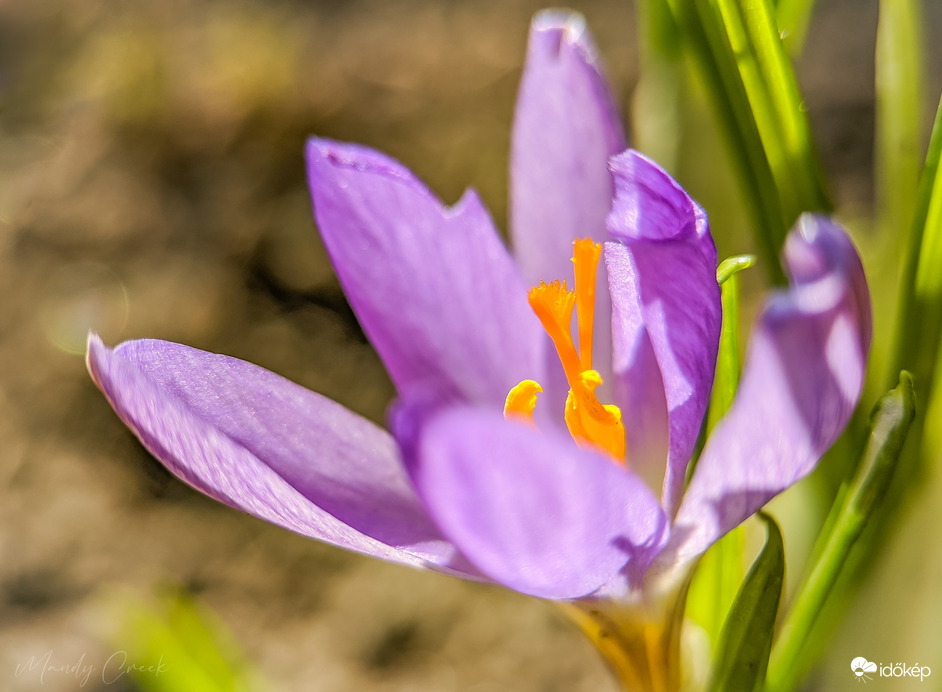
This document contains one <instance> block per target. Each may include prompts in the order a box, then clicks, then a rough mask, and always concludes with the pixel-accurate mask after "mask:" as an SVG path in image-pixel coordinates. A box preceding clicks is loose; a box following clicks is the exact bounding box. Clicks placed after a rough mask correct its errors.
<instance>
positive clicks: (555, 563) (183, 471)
mask: <svg viewBox="0 0 942 692" xmlns="http://www.w3.org/2000/svg"><path fill="white" fill-rule="evenodd" d="M618 122H619V121H618V117H617V114H616V112H615V109H614V107H613V105H612V99H611V97H610V95H609V92H608V90H607V87H606V85H605V82H604V80H603V79H602V77H601V75H600V72H599V70H598V67H597V64H596V58H595V53H594V49H593V48H592V45H591V43H590V39H589V37H588V36H587V34H586V33H585V30H584V28H583V27H582V26H581V24H579V23H578V21H577V20H576V19H575V18H574V17H573V16H571V15H566V14H561V13H543V14H540V15H538V17H537V18H536V20H535V21H534V24H533V27H532V32H531V36H530V44H529V51H528V55H527V63H526V67H525V71H524V75H523V82H522V84H521V88H520V95H519V101H518V105H517V111H516V118H515V123H514V130H513V150H512V156H511V166H512V169H511V181H512V187H511V197H512V199H511V202H512V209H511V230H512V235H513V240H514V245H515V247H516V252H517V256H516V258H514V257H512V256H511V254H510V253H509V252H508V250H507V249H506V247H505V246H504V244H503V243H502V242H501V239H500V236H499V234H498V232H497V230H496V229H495V227H494V224H493V223H492V221H491V219H490V217H489V215H488V213H487V211H486V210H485V209H484V207H483V206H482V204H481V202H480V200H479V199H478V197H477V196H476V195H475V194H474V192H471V191H469V192H467V193H466V194H465V195H464V196H463V197H462V199H461V200H460V201H459V202H458V203H457V204H455V205H454V206H452V207H446V206H444V205H443V204H442V203H441V202H440V201H439V200H438V199H437V198H436V197H435V196H434V195H433V194H432V193H431V192H430V191H429V190H428V189H427V188H426V187H425V186H424V185H423V184H422V183H421V182H420V181H419V180H418V179H416V178H415V177H414V176H413V175H412V174H411V173H410V172H409V171H408V170H407V169H406V168H405V167H404V166H403V165H402V164H400V163H398V162H397V161H394V160H392V159H390V158H388V157H386V156H384V155H383V154H380V153H378V152H376V151H373V150H370V149H367V148H364V147H361V146H357V145H352V144H341V143H337V142H333V141H329V140H325V139H313V140H311V141H310V142H309V143H308V147H307V164H308V173H309V180H310V189H311V195H312V198H313V205H314V213H315V217H316V220H317V224H318V226H319V228H320V232H321V235H322V237H323V240H324V243H325V246H326V247H327V250H328V252H329V254H330V257H331V260H332V262H333V265H334V268H335V269H336V272H337V276H338V277H339V280H340V282H341V284H342V286H343V288H344V291H345V293H346V295H347V298H348V300H349V302H350V305H351V307H352V308H353V310H354V311H355V313H356V315H357V318H358V319H359V321H360V324H361V325H362V327H363V329H364V331H365V332H366V334H367V336H368V337H369V339H370V341H371V342H372V343H373V345H374V346H375V348H376V350H377V351H378V353H379V355H380V357H381V358H382V360H383V362H384V363H385V365H386V367H387V369H388V370H389V373H390V375H391V377H392V380H393V382H394V383H395V385H396V389H397V392H398V401H397V403H396V405H395V406H394V408H393V411H392V414H391V416H390V421H391V425H390V428H391V432H386V431H385V430H383V429H381V428H379V427H377V426H376V425H374V424H373V423H371V422H369V421H367V420H365V419H363V418H361V417H360V416H358V415H357V414H355V413H353V412H351V411H349V410H347V409H345V408H343V407H342V406H340V405H338V404H336V403H334V402H332V401H330V400H328V399H326V398H324V397H322V396H320V395H319V394H316V393H314V392H311V391H308V390H306V389H304V388H302V387H300V386H298V385H296V384H293V383H291V382H289V381H287V380H285V379H283V378H281V377H280V376H278V375H276V374H273V373H271V372H269V371H267V370H264V369H262V368H260V367H257V366H255V365H252V364H250V363H246V362H244V361H240V360H236V359H233V358H230V357H227V356H222V355H216V354H211V353H206V352H203V351H199V350H196V349H193V348H189V347H187V346H182V345H179V344H173V343H168V342H163V341H152V340H140V341H130V342H126V343H124V344H121V345H120V346H118V347H117V348H115V349H114V350H111V349H109V348H107V347H106V346H104V345H103V344H102V342H101V341H100V340H99V339H98V338H97V337H96V336H92V337H90V339H89V349H88V367H89V371H90V372H91V375H92V377H93V379H94V380H95V382H96V384H97V385H98V386H99V387H100V388H101V390H102V391H103V392H104V394H105V396H106V397H107V398H108V400H109V401H110V403H111V404H112V406H113V407H114V409H115V411H116V412H117V413H118V415H119V416H120V417H121V419H122V420H123V421H124V422H125V423H126V424H127V425H128V426H129V427H130V428H131V429H132V430H133V431H134V433H135V434H136V435H137V436H138V437H139V438H140V440H141V441H142V442H143V444H144V445H145V446H146V447H147V449H148V450H149V451H150V452H151V453H153V454H154V455H155V456H156V457H157V458H158V459H160V460H161V461H162V462H163V463H164V464H165V465H166V466H167V467H168V468H169V469H170V471H172V472H173V473H174V474H175V475H177V476H178V477H179V478H181V479H182V480H184V481H185V482H187V483H189V484H190V485H192V486H193V487H195V488H197V489H198V490H201V491H202V492H204V493H206V494H207V495H210V496H211V497H214V498H216V499H218V500H220V501H221V502H224V503H226V504H228V505H230V506H232V507H235V508H237V509H240V510H242V511H245V512H248V513H250V514H253V515H255V516H258V517H260V518H263V519H266V520H268V521H271V522H273V523H276V524H278V525H281V526H284V527H285V528H288V529H290V530H292V531H296V532H298V533H301V534H304V535H306V536H310V537H312V538H317V539H320V540H323V541H327V542H329V543H333V544H335V545H338V546H341V547H344V548H348V549H351V550H354V551H358V552H361V553H366V554H368V555H373V556H376V557H381V558H383V559H387V560H392V561H398V562H402V563H405V564H410V565H414V566H420V567H426V568H429V569H434V570H438V571H441V572H447V573H450V574H454V575H458V576H462V577H466V578H470V579H475V580H481V581H489V582H494V583H497V584H501V585H503V586H506V587H508V588H511V589H515V590H517V591H520V592H522V593H525V594H531V595H534V596H538V597H542V598H546V599H554V600H581V601H586V600H610V601H621V602H624V601H626V600H629V599H631V598H632V596H633V595H636V594H639V593H642V592H643V591H644V590H645V589H646V588H648V587H647V586H646V583H647V581H648V580H651V579H654V578H656V577H660V576H662V575H664V574H681V573H686V571H687V570H686V566H687V565H689V564H690V563H691V562H692V561H693V560H694V559H695V558H696V557H697V556H699V555H700V554H702V553H703V551H705V550H706V549H707V548H708V547H709V546H710V545H711V544H712V543H713V542H715V541H716V540H717V539H718V538H719V537H720V536H722V535H723V534H724V533H725V532H727V531H729V530H730V529H731V528H733V527H734V526H736V525H737V524H739V523H740V522H742V521H743V520H744V519H745V518H747V517H749V516H750V515H751V514H753V513H754V512H755V511H756V510H758V509H759V508H760V507H762V505H764V504H765V503H766V502H767V501H768V500H769V499H770V498H772V497H773V496H774V495H776V494H777V493H778V492H780V491H781V490H783V489H785V488H787V487H788V486H790V485H791V484H793V483H794V482H795V481H796V480H798V479H799V478H801V477H802V476H804V475H806V474H807V473H808V472H809V471H811V469H812V468H813V467H814V465H815V464H816V463H817V461H818V459H819V458H820V457H821V455H822V454H823V452H824V451H825V450H826V449H827V448H828V447H829V446H830V445H831V444H832V443H833V441H834V440H835V439H836V437H837V436H838V434H839V433H840V432H841V430H842V429H843V427H844V425H845V424H846V422H847V420H848V418H849V416H850V414H851V411H852V410H853V408H854V406H855V405H856V402H857V399H858V397H859V395H860V391H861V387H862V382H863V373H864V365H865V361H866V356H867V352H868V349H869V344H870V334H871V322H870V319H871V318H870V303H869V296H868V291H867V286H866V281H865V278H864V274H863V270H862V267H861V264H860V260H859V258H858V257H857V254H856V252H855V250H854V248H853V246H852V244H851V243H850V241H849V239H848V238H847V236H846V235H845V234H844V233H843V231H841V230H840V229H839V228H838V227H837V226H835V225H834V224H833V223H831V222H830V221H828V220H827V219H825V218H821V217H815V216H804V217H802V219H801V220H800V221H799V223H798V226H797V228H796V229H795V230H794V231H793V232H792V233H791V234H790V236H789V238H788V241H787V244H786V247H785V253H784V254H785V260H786V264H787V269H788V271H789V273H790V275H791V277H792V283H791V285H790V287H789V288H788V289H786V290H782V291H780V292H778V293H775V294H774V295H773V296H772V297H771V298H770V299H769V300H768V302H767V303H766V306H765V308H764V310H763V311H762V312H761V314H760V316H759V317H758V320H757V322H756V324H755V326H754V328H753V331H752V335H751V338H750V345H749V351H748V354H747V358H746V362H745V368H744V373H743V377H742V382H741V385H740V388H739V392H738V395H737V397H736V399H735V401H734V403H733V406H732V408H731V410H730V411H729V413H728V414H727V415H726V417H725V418H724V419H723V420H722V421H721V422H720V423H719V425H718V426H717V427H716V429H715V430H714V432H713V434H712V435H711V437H710V439H709V440H708V441H707V443H706V446H705V447H704V450H703V453H702V455H701V457H700V459H699V462H698V465H697V469H696V473H695V474H694V476H693V479H692V481H691V482H690V484H689V486H687V487H685V474H686V469H687V465H688V463H689V461H690V458H691V456H692V454H693V451H694V447H695V444H696V440H697V436H698V435H699V431H700V427H701V422H702V419H703V416H704V413H705V411H706V408H707V403H708V400H709V392H710V387H711V383H712V378H713V373H714V366H715V361H716V355H717V347H718V339H719V331H720V320H721V309H720V298H719V289H718V287H717V283H716V276H715V272H716V250H715V247H714V244H713V240H712V238H711V236H710V233H709V228H708V224H707V219H706V215H705V214H704V212H703V210H702V209H701V208H700V207H699V206H698V205H697V204H696V203H695V202H694V201H693V200H692V199H691V198H690V197H689V196H688V195H687V194H686V193H685V192H684V190H683V189H682V188H681V187H680V186H679V185H678V184H677V183H676V182H675V181H674V180H672V179H671V178H670V176H668V174H667V173H665V172H664V171H663V170H662V169H661V168H659V167H658V166H657V165H656V164H655V163H653V162H652V161H650V160H648V159H647V158H645V157H644V156H642V155H641V154H639V153H637V152H634V151H631V150H629V151H624V152H623V153H619V152H620V151H621V150H622V149H623V147H624V135H623V133H622V131H621V129H620V126H619V124H618ZM612 200H614V201H612ZM577 239H579V240H578V242H576V243H575V246H574V245H573V242H574V241H575V240H577ZM574 247H575V252H574V250H573V248H574ZM571 258H572V259H573V260H574V261H570V259H571ZM601 258H604V262H603V261H601ZM515 260H516V261H515ZM573 274H575V288H574V290H572V291H570V290H568V289H567V288H566V287H565V286H564V285H561V284H557V283H554V282H556V281H558V280H563V279H569V278H570V277H571V276H572V275H573ZM541 281H543V282H546V283H544V284H539V282H541ZM574 313H575V319H576V322H577V327H576V329H575V330H572V329H571V323H572V321H573V314H574ZM573 331H575V333H576V334H577V337H576V338H573V336H572V333H573ZM602 383H604V384H602ZM600 385H601V386H600ZM540 391H542V394H540Z"/></svg>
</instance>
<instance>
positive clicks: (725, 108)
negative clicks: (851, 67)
mask: <svg viewBox="0 0 942 692" xmlns="http://www.w3.org/2000/svg"><path fill="white" fill-rule="evenodd" d="M669 4H670V7H671V10H672V11H673V13H674V17H675V20H676V23H677V26H678V27H679V29H680V31H681V33H682V34H683V36H684V39H685V46H686V47H687V48H688V51H689V57H690V58H691V63H692V64H693V66H694V67H695V69H697V71H698V73H699V75H700V76H701V78H702V79H703V81H704V85H705V87H706V91H707V93H708V95H709V96H710V98H711V100H712V104H713V108H714V110H715V112H716V114H717V116H718V120H719V122H720V126H721V129H722V130H723V131H724V134H725V136H726V139H727V141H728V143H729V145H730V147H729V148H730V152H731V154H732V156H733V160H734V165H735V167H736V168H737V169H738V173H739V177H740V182H741V184H742V185H743V186H744V188H745V199H746V201H747V204H749V205H750V207H749V208H750V212H751V215H752V217H753V225H754V227H755V231H756V234H757V241H758V244H759V248H760V250H761V252H762V256H763V262H764V264H765V265H766V269H767V271H768V273H769V276H770V277H771V278H772V280H773V282H775V283H779V284H782V283H784V276H783V275H782V273H781V270H780V268H779V266H778V252H779V249H780V248H781V246H782V243H783V242H784V238H785V233H786V231H787V229H788V227H789V226H791V224H792V223H793V222H794V221H795V219H797V217H798V215H799V214H800V213H802V212H804V211H828V210H830V206H831V205H830V201H829V199H828V195H827V193H826V190H825V185H824V177H823V174H822V172H821V167H820V164H819V162H818V156H817V153H816V151H815V148H814V143H813V140H812V138H811V129H810V125H809V122H808V118H807V113H806V112H805V110H804V105H803V102H802V99H801V94H800V92H799V90H798V86H797V81H796V79H795V75H794V71H793V70H792V67H791V63H790V62H789V58H788V55H787V53H786V51H785V47H784V45H783V44H782V40H781V37H780V33H779V29H778V25H777V21H776V16H775V12H774V11H773V9H772V6H771V4H770V2H769V0H670V2H669Z"/></svg>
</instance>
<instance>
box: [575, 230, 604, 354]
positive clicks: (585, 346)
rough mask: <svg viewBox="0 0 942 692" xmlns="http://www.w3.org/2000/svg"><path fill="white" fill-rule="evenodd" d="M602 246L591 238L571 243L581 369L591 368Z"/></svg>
mask: <svg viewBox="0 0 942 692" xmlns="http://www.w3.org/2000/svg"><path fill="white" fill-rule="evenodd" d="M601 255H602V246H601V244H599V243H595V242H593V241H592V239H591V238H582V239H581V240H577V241H576V242H574V243H573V244H572V263H573V264H574V265H575V267H574V273H575V277H576V316H577V319H578V321H579V362H580V364H581V365H582V369H583V370H591V369H592V331H593V329H594V328H595V277H596V273H597V270H598V266H599V257H601Z"/></svg>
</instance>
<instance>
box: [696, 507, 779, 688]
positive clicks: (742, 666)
mask: <svg viewBox="0 0 942 692" xmlns="http://www.w3.org/2000/svg"><path fill="white" fill-rule="evenodd" d="M759 516H760V517H761V518H762V519H763V520H764V521H765V523H766V526H767V528H768V538H767V539H766V543H765V547H764V548H763V549H762V552H761V553H759V557H757V558H756V561H755V562H754V563H753V565H752V568H751V569H750V570H749V573H748V574H747V575H746V579H745V581H744V582H743V585H742V588H741V589H740V590H739V593H738V594H737V595H736V600H735V601H734V602H733V606H732V608H731V609H730V611H729V615H728V616H727V618H726V622H725V623H724V624H723V633H722V635H721V639H720V647H719V650H718V651H717V655H716V657H715V658H714V662H713V671H712V674H711V676H710V683H709V685H708V686H707V690H709V692H725V691H728V690H737V691H740V692H753V691H757V690H761V689H762V686H763V684H764V681H765V672H766V668H767V667H768V663H769V652H770V651H771V649H772V635H773V633H774V631H775V618H776V615H777V613H778V604H779V600H780V599H781V596H782V585H783V583H784V581H785V547H784V544H783V543H782V533H781V531H780V530H779V528H778V525H777V524H776V523H775V520H773V519H772V518H771V517H769V516H767V515H765V514H760V515H759Z"/></svg>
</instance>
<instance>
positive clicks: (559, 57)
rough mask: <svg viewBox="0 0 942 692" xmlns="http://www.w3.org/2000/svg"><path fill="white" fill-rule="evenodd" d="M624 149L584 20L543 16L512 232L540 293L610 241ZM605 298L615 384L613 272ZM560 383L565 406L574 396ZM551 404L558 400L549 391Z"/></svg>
mask: <svg viewBox="0 0 942 692" xmlns="http://www.w3.org/2000/svg"><path fill="white" fill-rule="evenodd" d="M624 148H625V136H624V133H623V131H622V127H621V123H620V121H619V117H618V112H617V109H616V108H615V104H614V101H613V99H612V96H611V94H610V93H609V90H608V85H607V84H606V81H605V78H604V77H603V75H602V73H601V70H600V67H599V60H598V57H597V53H596V50H595V46H594V45H593V41H592V37H591V36H590V35H589V32H588V30H587V29H586V27H585V22H584V20H583V18H582V16H581V15H579V14H575V13H572V12H566V11H561V10H547V11H543V12H540V13H539V14H537V15H536V17H535V18H534V20H533V24H532V26H531V28H530V40H529V46H528V49H527V58H526V64H525V65H524V70H523V77H522V80H521V82H520V91H519V94H518V97H517V107H516V111H515V115H514V125H513V134H512V137H511V151H510V230H511V236H512V238H513V245H514V250H515V253H516V255H517V259H518V262H519V264H520V267H521V269H522V271H523V275H524V277H525V278H526V279H527V280H528V281H529V282H530V283H531V284H533V285H535V284H537V283H539V282H540V281H547V282H550V281H556V280H563V279H570V285H571V277H572V263H571V262H570V258H571V257H572V243H573V241H574V240H575V239H576V238H586V237H588V238H592V239H594V240H596V241H602V240H605V238H606V232H605V215H606V214H607V213H608V210H609V207H610V206H611V199H612V191H613V187H612V180H611V176H610V175H609V172H608V159H609V157H611V156H613V155H614V154H616V153H618V152H619V151H622V150H623V149H624ZM597 296H598V305H597V307H596V320H595V330H596V337H595V341H594V349H593V351H594V353H595V360H596V363H595V367H596V369H598V370H600V372H601V374H602V377H603V378H604V379H607V377H608V369H609V362H610V361H611V353H610V350H609V348H610V346H609V345H610V343H611V339H610V336H609V329H610V327H609V306H608V304H607V303H608V298H607V290H606V280H605V268H604V267H599V277H598V290H597ZM547 348H548V349H550V350H551V349H552V345H551V344H549V343H547ZM557 374H558V375H559V376H558V378H557V379H558V380H560V381H561V382H564V381H565V380H564V379H563V378H562V375H561V372H559V373H557ZM544 384H545V383H544ZM553 384H554V383H553V382H552V381H551V382H550V385H551V387H550V388H551V389H552V390H555V389H561V390H562V399H563V400H564V398H565V392H566V390H567V389H568V387H567V386H562V385H560V386H555V387H554V386H552V385H553ZM555 384H557V385H558V384H560V383H559V382H557V383H555ZM547 398H549V399H558V398H559V396H556V395H554V394H553V393H552V392H549V393H548V395H547ZM552 405H561V401H559V402H554V403H553V404H552Z"/></svg>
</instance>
